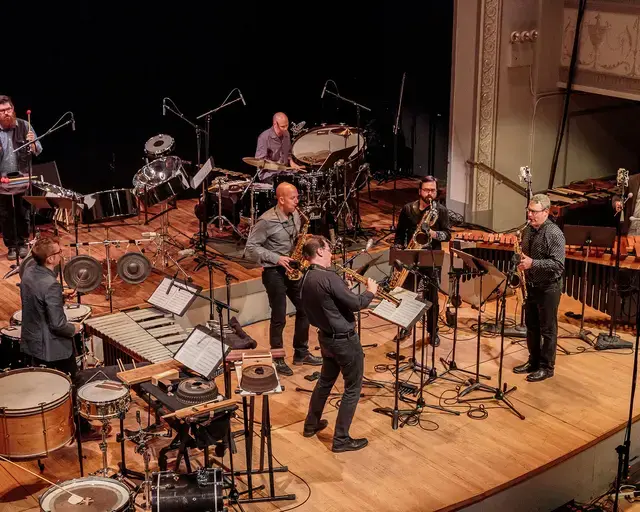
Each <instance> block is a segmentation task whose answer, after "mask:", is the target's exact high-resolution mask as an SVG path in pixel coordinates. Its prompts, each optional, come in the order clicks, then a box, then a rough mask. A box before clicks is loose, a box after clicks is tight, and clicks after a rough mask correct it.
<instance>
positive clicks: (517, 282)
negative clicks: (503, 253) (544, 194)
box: [509, 223, 528, 303]
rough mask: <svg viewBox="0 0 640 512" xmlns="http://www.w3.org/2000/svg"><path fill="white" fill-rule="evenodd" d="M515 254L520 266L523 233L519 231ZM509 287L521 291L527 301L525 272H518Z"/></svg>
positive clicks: (514, 247)
mask: <svg viewBox="0 0 640 512" xmlns="http://www.w3.org/2000/svg"><path fill="white" fill-rule="evenodd" d="M527 224H528V223H527ZM513 252H514V253H515V254H517V255H518V263H517V264H519V263H520V261H521V260H522V231H518V232H517V233H516V240H515V242H514V243H513ZM516 268H517V267H516ZM509 286H510V287H511V288H513V289H517V288H519V289H520V293H521V295H522V302H523V303H524V301H526V300H527V281H526V279H525V276H524V270H517V271H516V274H514V275H513V276H512V278H511V282H509Z"/></svg>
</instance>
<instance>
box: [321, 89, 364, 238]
mask: <svg viewBox="0 0 640 512" xmlns="http://www.w3.org/2000/svg"><path fill="white" fill-rule="evenodd" d="M325 92H328V93H329V94H331V95H332V96H335V97H336V98H338V99H339V100H342V101H346V102H347V103H350V104H351V105H353V106H354V107H356V129H357V132H356V136H357V142H356V144H357V148H356V151H357V153H356V168H357V169H358V171H360V136H361V130H360V109H363V110H366V111H367V112H371V109H370V108H368V107H365V106H364V105H361V104H360V103H357V102H355V101H353V100H350V99H348V98H345V97H344V96H341V95H340V94H338V93H335V92H333V91H330V90H329V89H327V88H326V87H325ZM345 172H346V171H345ZM358 177H359V174H358ZM356 179H357V178H356ZM353 231H354V234H353V238H354V239H356V240H357V238H358V234H359V233H361V231H362V229H361V226H360V188H359V187H358V186H357V182H356V215H355V222H354V223H353Z"/></svg>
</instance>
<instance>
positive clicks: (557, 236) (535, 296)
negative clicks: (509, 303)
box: [513, 194, 565, 382]
mask: <svg viewBox="0 0 640 512" xmlns="http://www.w3.org/2000/svg"><path fill="white" fill-rule="evenodd" d="M550 207H551V201H550V200H549V197H548V196H546V195H544V194H536V195H534V196H533V197H532V198H531V201H530V202H529V206H528V209H527V219H528V222H529V225H528V226H527V227H526V228H525V229H524V230H523V233H522V257H521V260H520V263H519V265H518V269H519V270H524V274H525V280H526V282H527V302H526V304H525V319H526V324H527V348H528V350H529V358H528V360H527V362H526V363H524V364H521V365H519V366H516V367H515V368H514V369H513V372H514V373H527V374H528V375H527V380H528V381H529V382H539V381H542V380H545V379H548V378H549V377H553V373H554V368H555V361H556V346H557V342H558V304H559V303H560V293H561V292H562V274H563V272H564V259H565V238H564V233H562V230H561V229H560V228H559V227H558V226H557V225H556V224H555V223H554V222H552V221H551V220H550V219H549V208H550Z"/></svg>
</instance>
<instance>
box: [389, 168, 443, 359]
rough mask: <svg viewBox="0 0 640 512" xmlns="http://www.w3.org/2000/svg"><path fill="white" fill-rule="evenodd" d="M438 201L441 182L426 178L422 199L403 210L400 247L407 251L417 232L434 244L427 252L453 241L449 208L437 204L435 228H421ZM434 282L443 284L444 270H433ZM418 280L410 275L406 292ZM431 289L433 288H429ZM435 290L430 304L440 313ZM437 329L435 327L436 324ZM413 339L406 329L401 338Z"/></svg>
mask: <svg viewBox="0 0 640 512" xmlns="http://www.w3.org/2000/svg"><path fill="white" fill-rule="evenodd" d="M437 197H438V181H437V180H436V178H434V177H433V176H424V177H423V178H422V179H421V180H420V183H419V185H418V199H417V200H415V201H412V202H410V203H407V204H406V205H404V207H403V208H402V211H401V212H400V216H399V217H398V227H397V229H396V235H395V240H394V244H395V246H396V247H399V248H405V247H407V245H408V244H409V242H410V241H411V239H412V238H413V235H414V233H415V232H416V229H421V230H422V231H425V232H426V231H428V232H429V235H430V240H431V242H430V243H429V244H428V246H425V249H433V250H434V251H439V250H441V249H442V242H447V241H449V240H451V227H450V224H449V212H448V210H447V208H446V207H445V206H444V205H442V204H439V203H437V202H436V208H437V211H438V218H437V220H436V222H435V223H434V225H433V226H418V224H419V223H420V222H421V221H422V219H423V217H424V215H425V212H426V211H427V209H428V208H431V202H432V201H435V200H436V198H437ZM418 243H422V242H421V240H418ZM433 270H434V272H433V278H434V279H435V280H436V282H437V283H440V270H441V269H440V267H436V268H435V269H433ZM414 280H415V277H414V275H413V274H410V275H409V276H408V277H407V279H406V281H405V282H404V285H403V286H404V288H407V289H410V290H413V289H414V287H415V285H414ZM428 286H429V285H428ZM434 292H435V290H433V289H431V287H430V289H428V290H427V297H428V299H429V300H430V301H432V302H433V306H432V308H433V311H434V312H437V311H438V310H439V309H438V294H437V293H434ZM434 317H435V315H432V314H429V315H427V326H428V329H429V333H431V332H432V329H435V331H433V332H435V337H434V339H433V340H432V343H433V345H434V346H436V347H437V346H438V345H440V337H439V336H438V325H437V318H434ZM434 320H435V323H436V325H435V326H434V325H433V323H434ZM408 335H409V332H408V331H407V330H406V329H401V331H400V338H401V339H403V338H406V337H407V336H408Z"/></svg>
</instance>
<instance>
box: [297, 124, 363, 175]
mask: <svg viewBox="0 0 640 512" xmlns="http://www.w3.org/2000/svg"><path fill="white" fill-rule="evenodd" d="M366 145H367V142H366V139H365V137H364V134H363V133H362V131H359V130H358V129H357V128H354V127H353V126H344V125H340V124H328V125H323V126H318V127H316V128H310V129H309V130H305V131H304V132H302V134H301V135H299V136H298V137H297V138H296V140H295V141H294V142H293V145H292V146H291V156H292V157H293V159H294V160H295V161H296V162H297V163H298V164H299V165H304V166H306V167H311V168H314V167H315V168H318V167H320V166H321V165H322V164H323V163H324V161H325V160H326V159H327V157H328V156H329V155H330V154H331V153H333V152H334V151H338V150H339V149H345V148H348V147H351V146H355V147H354V149H353V152H352V153H351V154H350V155H349V161H348V162H347V164H350V163H352V162H355V161H356V160H357V159H358V156H359V157H360V159H361V160H362V157H363V155H364V152H365V149H366ZM358 147H359V148H360V150H358Z"/></svg>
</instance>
